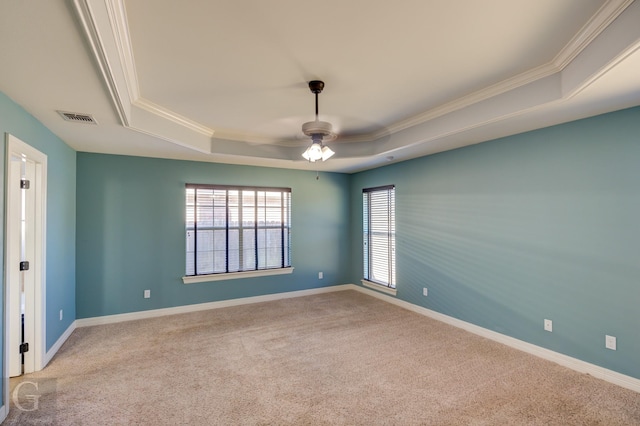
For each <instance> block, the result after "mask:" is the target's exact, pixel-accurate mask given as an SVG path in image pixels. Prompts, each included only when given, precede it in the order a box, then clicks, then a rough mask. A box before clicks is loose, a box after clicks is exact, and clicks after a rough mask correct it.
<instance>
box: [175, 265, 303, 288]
mask: <svg viewBox="0 0 640 426" xmlns="http://www.w3.org/2000/svg"><path fill="white" fill-rule="evenodd" d="M293 269H294V268H293V266H288V267H285V268H272V269H257V270H255V271H241V272H221V273H218V274H207V275H185V276H183V277H182V283H183V284H195V283H204V282H211V281H225V280H235V279H239V278H253V277H267V276H270V275H285V274H291V273H293Z"/></svg>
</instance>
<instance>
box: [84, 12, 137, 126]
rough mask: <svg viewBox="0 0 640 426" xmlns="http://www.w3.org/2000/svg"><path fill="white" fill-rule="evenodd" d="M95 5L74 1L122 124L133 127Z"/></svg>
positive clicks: (129, 105)
mask: <svg viewBox="0 0 640 426" xmlns="http://www.w3.org/2000/svg"><path fill="white" fill-rule="evenodd" d="M94 4H95V2H91V0H73V5H74V6H75V10H76V14H77V17H78V19H79V20H80V24H81V25H82V28H83V29H84V31H85V34H86V35H87V42H88V43H89V47H90V48H91V51H92V52H93V55H94V57H95V58H96V62H97V65H98V67H99V68H100V72H101V74H102V77H103V78H104V81H105V83H106V85H107V89H108V90H109V95H110V96H111V99H112V100H113V104H114V106H115V108H116V112H117V113H118V117H119V118H120V122H121V123H122V125H123V126H125V127H129V126H130V125H131V123H130V109H131V101H130V98H129V97H128V96H124V95H123V94H122V93H121V92H120V90H119V85H118V82H117V81H116V74H115V72H114V70H113V68H112V66H111V63H110V62H109V55H108V54H107V51H106V48H105V43H104V41H103V39H102V37H101V35H100V32H99V28H100V27H101V26H100V24H99V23H98V22H97V20H96V19H97V11H96V10H95V9H94V7H93V6H92V5H94ZM97 6H98V7H99V6H100V3H98V4H97Z"/></svg>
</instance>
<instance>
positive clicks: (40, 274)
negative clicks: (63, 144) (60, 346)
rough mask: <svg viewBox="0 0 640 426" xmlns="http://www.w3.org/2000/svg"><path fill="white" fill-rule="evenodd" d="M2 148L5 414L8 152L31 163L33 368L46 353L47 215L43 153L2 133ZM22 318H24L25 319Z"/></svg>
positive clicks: (6, 375) (6, 396) (37, 367)
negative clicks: (33, 227)
mask: <svg viewBox="0 0 640 426" xmlns="http://www.w3.org/2000/svg"><path fill="white" fill-rule="evenodd" d="M5 139H6V144H5V145H6V150H5V188H4V189H5V205H4V215H5V217H4V219H5V222H4V231H5V235H4V259H5V265H4V266H5V268H4V269H5V276H4V313H5V321H4V327H3V328H4V330H3V332H4V358H3V363H4V365H3V376H2V378H3V380H4V381H5V383H4V389H3V391H4V392H3V396H4V409H5V410H6V412H5V414H8V412H9V398H10V395H9V393H10V392H9V390H10V389H9V356H10V352H9V330H10V327H9V326H10V318H9V309H8V303H9V283H10V278H11V274H12V273H13V271H12V268H9V267H8V265H7V262H8V259H9V250H10V247H8V242H9V241H10V238H9V236H10V235H11V233H12V232H16V231H15V230H12V229H9V226H8V223H9V222H10V221H9V218H8V214H9V209H8V208H7V204H8V201H9V199H8V194H9V185H18V184H19V182H13V181H12V179H10V173H9V170H10V164H11V158H12V156H18V157H26V158H28V159H29V160H31V161H33V162H34V163H35V178H34V180H35V182H34V185H33V186H34V189H35V192H36V193H35V221H34V222H35V257H34V259H33V270H34V276H35V291H34V301H33V302H34V309H33V310H32V312H33V315H34V318H31V319H30V320H32V321H33V324H34V325H35V336H34V344H33V346H34V347H33V350H34V360H35V363H34V364H35V366H34V367H35V368H34V371H40V370H42V368H43V367H44V359H45V356H44V355H45V353H46V318H47V315H46V297H45V296H46V270H47V268H46V258H47V257H46V229H47V227H46V218H47V214H46V213H47V156H46V154H43V153H42V152H40V151H38V150H37V149H35V148H33V147H32V146H30V145H28V144H27V143H25V142H23V141H21V140H20V139H18V138H17V137H15V136H13V135H11V134H9V133H6V138H5ZM25 320H26V319H25Z"/></svg>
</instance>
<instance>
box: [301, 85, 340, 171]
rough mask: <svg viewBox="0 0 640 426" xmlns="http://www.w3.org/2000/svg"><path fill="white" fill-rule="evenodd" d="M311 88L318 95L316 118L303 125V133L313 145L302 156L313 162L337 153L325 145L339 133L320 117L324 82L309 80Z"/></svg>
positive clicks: (326, 158) (323, 159)
mask: <svg viewBox="0 0 640 426" xmlns="http://www.w3.org/2000/svg"><path fill="white" fill-rule="evenodd" d="M309 89H310V90H311V93H315V95H316V119H315V120H314V121H308V122H306V123H304V124H303V125H302V133H304V134H305V135H307V136H309V137H310V138H311V146H310V147H309V148H307V150H306V151H305V152H303V153H302V156H303V157H304V159H305V160H308V161H309V162H311V163H315V162H316V161H318V160H322V161H325V160H328V159H329V158H331V156H332V155H333V154H335V153H334V152H333V151H332V150H331V148H329V147H328V146H326V145H324V142H331V141H333V140H335V139H336V138H337V137H338V135H336V134H335V133H334V132H333V126H331V123H327V122H326V121H320V120H319V119H318V94H319V93H321V92H322V89H324V82H323V81H320V80H312V81H310V82H309Z"/></svg>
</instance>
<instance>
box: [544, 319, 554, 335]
mask: <svg viewBox="0 0 640 426" xmlns="http://www.w3.org/2000/svg"><path fill="white" fill-rule="evenodd" d="M544 330H545V331H548V332H550V333H553V321H551V320H550V319H546V320H544Z"/></svg>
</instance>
